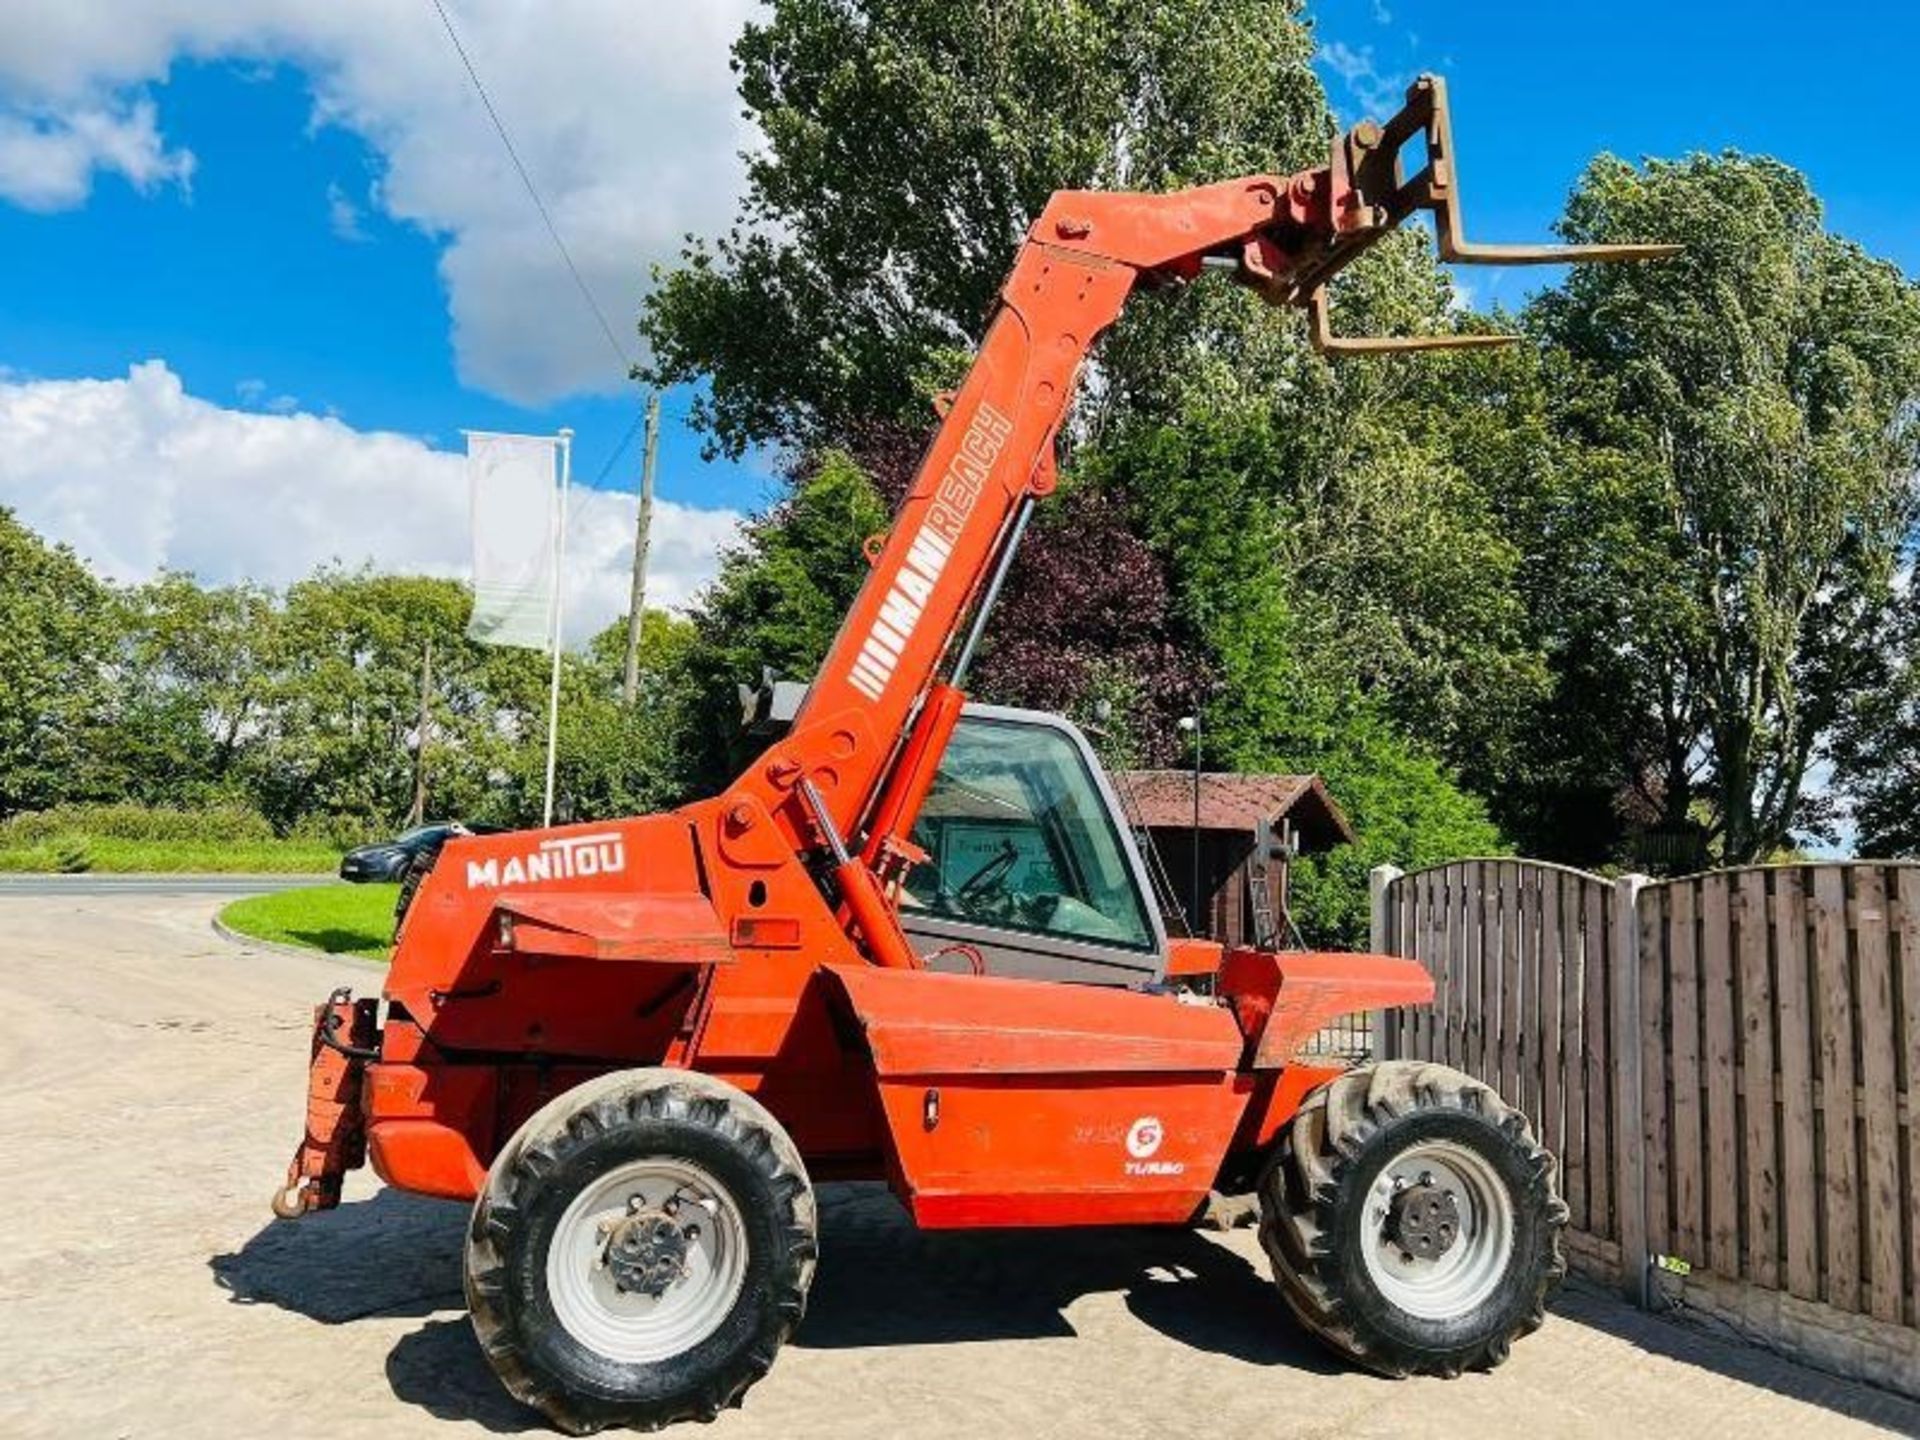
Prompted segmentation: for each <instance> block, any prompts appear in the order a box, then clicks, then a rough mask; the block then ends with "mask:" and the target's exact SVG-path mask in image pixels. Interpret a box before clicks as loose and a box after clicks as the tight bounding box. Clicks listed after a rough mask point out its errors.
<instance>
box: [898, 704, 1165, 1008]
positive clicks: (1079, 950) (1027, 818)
mask: <svg viewBox="0 0 1920 1440" xmlns="http://www.w3.org/2000/svg"><path fill="white" fill-rule="evenodd" d="M913 840H914V843H915V844H916V845H918V846H920V847H921V848H922V849H923V850H925V851H926V852H927V860H926V862H925V863H924V864H920V865H916V866H915V867H914V868H913V869H912V871H910V872H909V873H908V876H907V881H906V886H905V889H904V892H903V893H902V895H901V899H900V925H901V928H902V929H903V930H905V931H906V934H907V938H908V939H909V940H910V941H911V942H912V943H913V946H914V948H915V949H916V950H917V951H918V952H919V953H920V954H921V955H922V956H923V957H925V958H926V959H927V960H928V962H929V964H930V966H931V968H933V969H936V970H965V969H967V968H968V967H969V965H970V964H971V963H972V957H973V955H975V954H977V955H978V956H979V958H980V960H981V962H982V963H983V965H984V968H985V970H986V972H987V973H988V974H990V975H1000V976H1009V977H1018V978H1022V979H1033V980H1070V981H1075V982H1079V983H1082V984H1088V983H1091V984H1096V985H1137V984H1139V983H1141V982H1143V981H1152V980H1157V979H1159V978H1160V977H1161V974H1162V972H1163V970H1164V968H1165V955H1166V931H1165V928H1164V926H1163V924H1162V922H1161V918H1160V912H1159V910H1158V908H1157V907H1156V906H1155V905H1154V904H1153V903H1152V890H1151V888H1150V886H1149V885H1148V883H1147V878H1146V867H1145V866H1144V865H1143V864H1142V862H1141V857H1140V852H1139V850H1138V848H1137V847H1136V846H1135V844H1134V837H1133V833H1132V831H1131V829H1130V828H1129V827H1128V825H1127V824H1126V822H1125V820H1124V818H1123V816H1122V814H1121V811H1120V806H1119V803H1118V801H1117V800H1116V799H1115V796H1114V792H1113V787H1112V786H1111V785H1110V784H1109V783H1108V780H1107V776H1106V773H1105V771H1104V770H1102V768H1101V766H1100V762H1099V759H1098V758H1097V757H1096V756H1095V755H1094V752H1093V747H1092V746H1090V745H1089V744H1088V743H1087V739H1086V736H1084V735H1082V734H1081V733H1080V731H1079V730H1078V729H1077V728H1076V727H1075V726H1074V725H1072V724H1071V723H1070V722H1068V721H1066V720H1064V719H1062V718H1061V717H1060V716H1058V715H1050V714H1047V713H1045V712H1043V711H1038V710H1013V709H1007V708H1004V707H1001V706H997V705H972V704H969V705H968V706H967V707H966V710H965V712H964V713H963V714H962V716H961V718H960V722H959V724H958V726H957V727H956V728H955V730H954V733H953V738H952V740H951V741H950V742H949V744H948V746H947V750H946V754H945V756H944V758H943V759H942V760H941V762H940V769H939V772H938V774H937V776H936V778H935V780H934V783H933V788H932V789H931V790H930V791H929V792H928V795H927V799H926V803H925V804H924V805H923V806H922V807H921V810H920V818H919V821H918V823H917V824H916V825H915V826H914V829H913Z"/></svg>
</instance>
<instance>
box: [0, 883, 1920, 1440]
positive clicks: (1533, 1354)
mask: <svg viewBox="0 0 1920 1440" xmlns="http://www.w3.org/2000/svg"><path fill="white" fill-rule="evenodd" d="M219 903H221V902H220V900H219V899H218V897H217V896H213V895H207V894H201V895H195V896H181V895H172V896H162V895H157V894H153V893H146V892H135V893H128V892H127V891H125V890H124V889H122V890H120V891H119V892H118V893H111V894H96V893H92V892H90V891H87V890H83V889H77V888H66V889H61V890H59V891H57V892H55V893H52V894H45V893H40V894H31V895H23V894H20V893H18V892H14V893H10V894H5V895H0V933H4V934H5V935H6V937H7V957H6V964H5V965H0V1235H4V1237H5V1243H4V1245H0V1375H4V1376H5V1383H4V1385H0V1436H4V1437H7V1440H37V1437H58V1440H97V1437H115V1436H137V1437H146V1436H162V1437H173V1436H178V1437H189V1436H191V1437H201V1436H208V1435H214V1436H233V1437H242V1436H247V1437H250V1436H256V1435H274V1436H279V1437H307V1436H312V1437H326V1440H332V1437H336V1436H344V1435H374V1436H379V1437H381V1440H406V1437H411V1436H466V1435H482V1434H489V1433H492V1434H499V1433H513V1432H519V1431H523V1430H530V1429H537V1428H538V1426H537V1420H536V1418H535V1417H533V1416H532V1415H530V1414H529V1413H528V1412H526V1411H523V1410H521V1409H520V1408H519V1407H517V1406H516V1405H515V1404H513V1402H511V1401H510V1400H509V1399H507V1397H506V1396H505V1394H504V1392H502V1391H501V1390H500V1388H499V1387H498V1385H497V1384H496V1383H495V1382H494V1380H493V1377H492V1375H491V1373H490V1372H489V1371H488V1369H487V1366H486V1362H485V1360H484V1359H483V1357H482V1356H481V1354H480V1352H479V1350H478V1348H477V1346H476V1345H475V1343H474V1340H473V1335H472V1332H471V1330H470V1328H469V1326H468V1324H467V1320H466V1317H465V1315H464V1314H463V1312H462V1309H461V1302H460V1280H459V1249H460V1242H461V1231H462V1226H463V1221H464V1218H465V1209H464V1207H462V1206H458V1205H448V1204H444V1203H439V1202H433V1201H425V1200H420V1199H417V1198H414V1197H411V1196H407V1195H402V1194H398V1193H394V1192H389V1191H383V1190H381V1189H380V1188H379V1187H378V1186H377V1184H376V1183H375V1182H374V1181H373V1180H372V1179H371V1178H370V1177H369V1176H368V1175H366V1174H365V1173H364V1172H363V1173H361V1174H359V1175H356V1176H355V1177H354V1178H353V1180H352V1181H351V1183H350V1186H349V1190H348V1203H347V1204H346V1205H344V1206H343V1207H342V1208H341V1209H339V1210H337V1211H335V1212H333V1213H331V1214H328V1215H323V1216H317V1217H312V1218H310V1219H307V1220H304V1221H300V1222H297V1223H293V1224H285V1223H280V1222H274V1221H271V1220H270V1219H269V1218H268V1215H267V1197H268V1195H269V1193H270V1192H271V1191H272V1190H273V1188H274V1186H275V1184H276V1182H277V1181H278V1180H279V1179H280V1177H281V1175H282V1173H283V1172H284V1169H285V1166H286V1162H287V1157H288V1154H289V1153H290V1152H291V1150H292V1148H293V1145H294V1141H295V1139H296V1137H297V1135H298V1132H299V1128H300V1122H301V1118H302V1111H303V1075H304V1070H305V1065H306V1036H305V1031H306V1026H307V1017H308V1014H309V1013H310V1010H311V1007H312V1005H313V1004H314V1003H315V1002H316V1001H317V1000H319V999H320V998H322V997H323V996H324V995H325V994H326V992H327V991H328V990H329V989H330V988H332V987H333V986H334V985H336V984H341V983H349V984H356V985H358V986H360V987H361V988H363V989H364V988H366V987H367V986H368V985H369V983H370V982H375V981H377V979H378V970H377V968H376V967H373V966H371V965H366V964H361V963H356V962H345V961H331V960H326V959H323V958H319V957H311V958H310V957H305V956H297V955H287V954H282V953H274V952H265V951H256V950H251V949H243V948H240V947H237V946H234V945H230V944H229V943H227V942H226V941H223V940H221V939H219V938H217V937H216V936H215V935H214V934H213V933H212V931H211V930H210V928H209V923H208V922H209V920H210V918H211V916H212V914H213V912H214V910H215V909H216V908H217V906H218V905H219ZM822 1217H823V1219H822V1224H823V1233H822V1237H821V1262H820V1270H819V1276H818V1279H817V1281H816V1283H815V1286H814V1291H813V1300H812V1304H811V1307H810V1309H809V1312H808V1315H807V1319H806V1321H805V1323H804V1324H803V1325H802V1327H801V1329H800V1331H799V1333H798V1334H797V1336H796V1337H795V1340H794V1342H793V1343H792V1344H791V1345H790V1346H788V1348H787V1349H786V1350H785V1351H784V1352H783V1353H782V1355H781V1356H780V1358H779V1360H778V1362H777V1363H776V1364H775V1366H774V1369H773V1373H772V1375H770V1376H769V1377H768V1378H767V1379H766V1380H765V1381H764V1382H762V1383H761V1384H760V1385H759V1386H758V1387H756V1388H755V1389H754V1390H753V1391H752V1392H751V1393H750V1394H749V1395H748V1396H747V1400H746V1405H745V1408H744V1409H742V1410H739V1411H735V1412H731V1413H729V1414H727V1415H725V1416H723V1417H722V1418H721V1420H720V1421H719V1422H718V1423H717V1424H716V1425H715V1426H714V1427H713V1429H711V1430H699V1431H691V1430H690V1431H689V1432H687V1433H688V1434H690V1435H691V1434H699V1435H702V1436H713V1437H715V1440H752V1437H769V1440H807V1437H823V1440H824V1437H834V1440H851V1437H866V1436H871V1437H876V1440H877V1437H886V1440H897V1437H901V1436H910V1437H912V1440H944V1437H963V1436H964V1437H972V1436H989V1435H991V1436H1002V1435H1006V1436H1021V1437H1038V1440H1065V1437H1080V1436H1098V1437H1101V1440H1125V1437H1134V1436H1138V1437H1153V1440H1184V1437H1194V1440H1222V1437H1240V1436H1247V1437H1253V1436H1259V1437H1262V1440H1270V1437H1271V1440H1278V1437H1296V1436H1297V1437H1333V1436H1416V1437H1418V1436H1432V1437H1436V1440H1438V1437H1445V1440H1462V1437H1468V1436H1471V1437H1476V1440H1479V1437H1494V1440H1500V1437H1528V1440H1539V1437H1559V1436H1593V1437H1605V1440H1613V1437H1616V1436H1619V1435H1622V1434H1632V1435H1635V1436H1642V1435H1653V1436H1662V1435H1674V1436H1685V1437H1688V1440H1702V1437H1707V1436H1715V1435H1728V1436H1736V1435H1737V1436H1739V1437H1742V1440H1750V1437H1758V1436H1774V1435H1778V1436H1788V1437H1793V1440H1807V1437H1810V1436H1821V1437H1825V1436H1843V1435H1853V1434H1870V1433H1875V1432H1876V1431H1878V1432H1881V1433H1885V1432H1893V1433H1907V1434H1920V1406H1916V1405H1912V1404H1908V1403H1906V1402H1904V1401H1901V1400H1899V1399H1897V1398H1895V1397H1893V1396H1890V1395H1887V1394H1884V1393H1881V1392H1877V1391H1872V1390H1868V1389H1865V1388H1863V1387H1860V1386H1856V1385H1852V1384H1849V1383H1847V1382H1844V1381H1839V1380H1834V1379H1830V1378H1828V1377H1825V1376H1821V1375H1818V1374H1815V1373H1813V1372H1810V1371H1806V1370H1802V1369H1799V1368H1797V1367H1795V1366H1793V1365H1791V1364H1788V1363H1786V1362H1783V1361H1780V1360H1777V1359H1775V1358H1773V1357H1771V1356H1768V1355H1765V1354H1763V1353H1761V1352H1758V1351H1753V1350H1748V1349H1745V1348H1742V1347H1740V1346H1737V1345H1732V1344H1728V1343H1725V1342H1723V1341H1721V1340H1719V1339H1718V1338H1715V1337H1713V1336H1711V1335H1707V1334H1702V1333H1700V1332H1697V1331H1694V1330H1691V1329H1687V1328H1682V1327H1680V1326H1677V1325H1674V1324H1672V1323H1669V1322H1666V1321H1661V1320H1654V1319H1649V1318H1647V1317H1644V1316H1641V1315H1639V1314H1637V1313H1635V1312H1633V1311H1631V1310H1629V1309H1627V1308H1626V1307H1624V1306H1622V1305H1620V1304H1618V1303H1617V1302H1615V1301H1613V1300H1612V1299H1610V1298H1608V1297H1606V1296H1604V1295H1601V1294H1599V1293H1597V1292H1593V1291H1583V1290H1578V1289H1575V1290H1570V1291H1567V1292H1563V1294H1562V1296H1561V1298H1560V1299H1559V1301H1558V1302H1557V1303H1556V1305H1555V1308H1554V1312H1553V1314H1552V1315H1551V1316H1550V1318H1549V1320H1548V1323H1547V1325H1546V1328H1545V1329H1544V1330H1542V1331H1541V1332H1540V1333H1539V1334H1537V1335H1535V1336H1532V1337H1531V1338H1529V1339H1528V1340H1526V1341H1524V1342H1523V1343H1522V1344H1520V1345H1519V1346H1517V1347H1516V1349H1515V1351H1514V1355H1513V1358H1512V1359H1511V1360H1510V1361H1509V1362H1508V1364H1507V1365H1505V1366H1504V1367H1503V1368H1501V1369H1500V1370H1498V1371H1496V1372H1495V1373H1493V1374H1491V1375H1472V1376H1467V1377H1464V1378H1462V1379H1460V1380H1457V1381H1451V1382H1448V1381H1428V1380H1420V1381H1405V1382H1399V1383H1395V1382H1391V1381H1385V1380H1380V1379H1376V1378H1374V1377H1371V1376H1367V1375H1361V1374H1357V1373H1354V1372H1352V1371H1350V1370H1348V1369H1345V1368H1343V1367H1342V1366H1341V1365H1339V1364H1337V1363H1335V1362H1334V1361H1332V1360H1331V1359H1330V1358H1329V1357H1328V1356H1326V1355H1325V1354H1323V1353H1322V1352H1321V1350H1319V1349H1318V1348H1317V1347H1316V1346H1315V1345H1314V1344H1313V1342H1311V1341H1310V1340H1309V1339H1308V1338H1307V1337H1306V1336H1305V1335H1303V1334H1302V1333H1301V1332H1300V1330H1299V1329H1298V1328H1297V1327H1296V1326H1295V1325H1294V1323H1293V1321H1292V1320H1291V1318H1290V1317H1289V1316H1288V1315H1287V1313H1286V1311H1285V1309H1284V1308H1283V1307H1282V1306H1281V1304H1280V1302H1279V1300H1278V1298H1277V1297H1276V1296H1275V1294H1274V1292H1273V1289H1272V1286H1271V1284H1270V1282H1269V1280H1268V1277H1267V1272H1266V1266H1265V1262H1264V1260H1263V1259H1262V1258H1261V1257H1260V1255H1259V1253H1258V1250H1257V1247H1256V1245H1255V1243H1254V1240H1253V1237H1252V1236H1251V1234H1250V1233H1248V1232H1245V1231H1240V1232H1236V1233H1234V1234H1231V1235H1227V1236H1208V1235H1201V1234H1197V1233H1189V1232H1168V1231H1139V1230H1134V1231H1111V1232H1051V1233H986V1234H959V1235H944V1236H923V1235H920V1234H918V1233H917V1232H915V1231H914V1230H913V1229H912V1227H911V1226H910V1225H908V1224H907V1223H906V1222H905V1220H904V1219H903V1218H902V1215H901V1213H900V1211H899V1209H898V1207H897V1206H895V1205H894V1204H893V1202H892V1201H891V1200H890V1199H889V1198H888V1197H887V1196H886V1195H885V1193H884V1192H882V1191H878V1190H875V1189H872V1188H845V1187H842V1188H830V1189H828V1190H827V1191H826V1192H825V1193H824V1195H823V1205H822Z"/></svg>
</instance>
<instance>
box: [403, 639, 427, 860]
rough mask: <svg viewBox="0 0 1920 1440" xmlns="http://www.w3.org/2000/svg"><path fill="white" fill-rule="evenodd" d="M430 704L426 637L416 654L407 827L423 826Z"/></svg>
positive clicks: (424, 820)
mask: <svg viewBox="0 0 1920 1440" xmlns="http://www.w3.org/2000/svg"><path fill="white" fill-rule="evenodd" d="M432 701H433V636H431V635H429V636H427V638H426V640H425V641H424V642H423V643H422V645H421V650H420V724H419V727H418V728H417V730H416V731H415V734H416V735H417V737H418V738H417V739H416V740H415V742H414V750H413V808H412V809H411V810H409V811H408V812H407V825H408V827H409V828H411V827H413V826H415V825H424V824H426V823H427V731H428V729H429V728H430V727H431V726H432V724H433V719H432V713H431V711H430V710H429V708H428V707H429V705H430V704H431V703H432Z"/></svg>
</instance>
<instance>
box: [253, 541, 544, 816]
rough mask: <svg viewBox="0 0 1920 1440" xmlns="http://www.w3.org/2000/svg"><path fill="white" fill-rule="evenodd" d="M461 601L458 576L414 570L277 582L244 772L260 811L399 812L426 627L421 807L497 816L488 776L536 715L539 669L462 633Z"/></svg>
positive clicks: (524, 654) (409, 778)
mask: <svg viewBox="0 0 1920 1440" xmlns="http://www.w3.org/2000/svg"><path fill="white" fill-rule="evenodd" d="M471 610H472V597H471V595H470V593H469V592H468V590H467V588H466V587H465V586H464V585H462V584H459V583H458V582H456V581H452V580H435V579H428V578H425V577H417V576H395V575H375V574H371V573H357V574H355V573H343V572H341V571H338V570H331V569H323V570H320V571H318V572H316V573H315V574H314V575H312V576H310V577H308V578H307V579H305V580H302V581H299V582H298V583H296V584H295V585H293V586H292V587H291V588H290V589H289V590H288V592H287V595H286V600H285V604H284V608H283V611H282V614H281V617H280V625H279V643H278V644H277V646H276V649H275V653H274V660H273V671H272V674H273V682H272V688H271V693H270V708H271V715H270V718H269V720H268V722H267V723H266V726H265V729H264V734H263V736H262V739H261V742H260V745H259V760H258V764H257V769H256V773H255V776H254V778H253V782H252V784H253V791H254V794H255V796H256V799H257V803H258V804H259V805H260V807H261V808H262V809H263V810H264V811H265V813H266V814H267V816H268V818H269V819H271V820H273V821H274V823H275V824H276V825H277V826H279V827H281V828H283V829H284V828H287V827H290V826H292V825H294V824H296V823H298V822H300V821H301V820H303V819H306V818H308V817H317V816H333V817H339V818H341V819H344V820H348V821H353V822H357V823H359V824H361V825H363V826H366V827H368V828H385V827H390V826H392V825H393V824H395V823H397V822H398V821H399V820H400V819H401V818H402V817H404V816H405V815H406V813H407V811H408V809H409V806H410V803H411V800H412V795H413V781H414V747H415V744H416V742H417V738H418V737H417V734H416V731H417V725H418V719H419V706H420V666H421V662H422V650H423V645H424V642H425V641H426V640H427V639H428V638H429V637H431V639H432V641H433V650H434V664H433V669H434V674H433V681H434V692H433V700H432V704H431V707H430V710H431V714H432V728H433V732H434V737H435V738H434V741H433V748H432V750H431V751H430V752H429V756H428V761H429V774H430V795H431V797H432V800H431V807H430V808H432V809H433V810H435V811H436V812H439V813H443V814H455V815H459V816H462V817H463V818H487V819H492V818H509V817H506V816H496V814H494V813H493V812H494V810H495V808H496V806H497V805H498V797H497V795H496V791H497V785H496V783H495V782H496V781H497V780H498V779H499V778H500V777H501V776H502V775H504V774H506V773H507V772H508V771H509V770H510V768H511V760H512V756H513V753H514V750H515V748H516V746H518V745H521V744H524V743H528V739H527V737H529V736H530V735H533V733H534V731H535V728H536V727H535V724H534V723H533V717H535V716H538V717H541V718H542V720H543V719H544V716H545V696H546V687H545V684H544V678H545V674H546V667H545V663H544V661H543V659H542V657H541V656H540V655H539V654H537V653H536V652H533V651H527V650H501V649H494V648H490V647H483V646H479V645H475V644H473V643H472V642H471V641H469V640H468V639H467V638H466V623H467V617H468V615H469V614H470V612H471ZM512 818H523V817H519V816H515V817H512Z"/></svg>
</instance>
